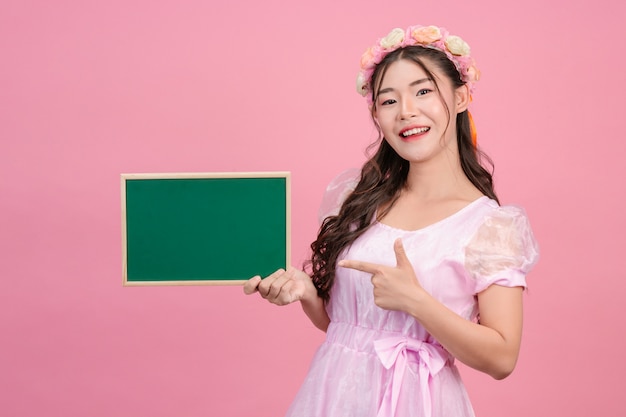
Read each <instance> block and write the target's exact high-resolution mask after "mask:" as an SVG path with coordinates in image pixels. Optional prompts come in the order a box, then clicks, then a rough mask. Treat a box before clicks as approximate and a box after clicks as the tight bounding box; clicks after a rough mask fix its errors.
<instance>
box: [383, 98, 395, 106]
mask: <svg viewBox="0 0 626 417" xmlns="http://www.w3.org/2000/svg"><path fill="white" fill-rule="evenodd" d="M395 102H396V101H395V100H394V99H392V98H388V99H387V100H384V101H383V102H381V103H380V105H381V106H388V105H390V104H393V103H395Z"/></svg>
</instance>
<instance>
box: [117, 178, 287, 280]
mask: <svg viewBox="0 0 626 417" xmlns="http://www.w3.org/2000/svg"><path fill="white" fill-rule="evenodd" d="M121 177H122V240H123V242H122V246H123V275H124V285H206V284H208V285H228V284H241V283H243V282H244V281H245V280H247V279H248V278H250V277H252V276H254V275H261V276H266V275H269V274H270V273H272V272H274V271H275V270H277V269H278V268H286V267H287V266H288V265H289V248H290V238H289V235H290V224H289V223H290V175H289V173H287V172H263V173H191V174H183V173H181V174H122V176H121Z"/></svg>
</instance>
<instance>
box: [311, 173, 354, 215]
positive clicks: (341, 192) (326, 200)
mask: <svg viewBox="0 0 626 417" xmlns="http://www.w3.org/2000/svg"><path fill="white" fill-rule="evenodd" d="M360 176H361V171H360V170H358V169H356V168H350V169H347V170H345V171H343V172H342V173H340V174H339V175H337V176H336V177H335V178H334V179H333V180H332V181H331V182H330V183H329V184H328V186H327V187H326V191H325V192H324V197H323V198H322V203H321V204H320V208H319V211H318V213H317V217H318V220H319V224H322V222H323V221H324V219H325V218H326V217H328V216H336V215H337V214H338V213H339V209H340V208H341V205H342V204H343V202H344V201H345V200H346V198H347V197H348V195H350V193H351V192H352V191H354V189H355V188H356V186H357V184H358V183H359V179H360Z"/></svg>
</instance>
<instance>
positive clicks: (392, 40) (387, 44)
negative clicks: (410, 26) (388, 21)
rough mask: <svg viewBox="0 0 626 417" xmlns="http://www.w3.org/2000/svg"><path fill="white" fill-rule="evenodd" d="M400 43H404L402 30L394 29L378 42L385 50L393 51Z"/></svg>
mask: <svg viewBox="0 0 626 417" xmlns="http://www.w3.org/2000/svg"><path fill="white" fill-rule="evenodd" d="M402 41H404V29H400V28H395V29H393V30H392V31H391V32H389V34H388V35H387V36H385V37H384V38H382V39H381V40H380V46H382V47H383V48H385V49H393V48H397V47H398V46H400V44H401V43H402Z"/></svg>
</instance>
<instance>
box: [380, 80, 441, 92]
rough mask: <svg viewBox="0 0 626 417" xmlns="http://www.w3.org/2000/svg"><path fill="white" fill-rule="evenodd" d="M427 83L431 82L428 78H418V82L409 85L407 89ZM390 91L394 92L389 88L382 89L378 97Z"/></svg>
mask: <svg viewBox="0 0 626 417" xmlns="http://www.w3.org/2000/svg"><path fill="white" fill-rule="evenodd" d="M428 81H432V78H428V77H427V78H420V79H419V80H415V81H413V82H412V83H411V84H409V87H414V86H416V85H419V84H422V83H425V82H428ZM392 91H394V90H393V88H391V87H388V88H383V89H382V90H378V95H381V94H385V93H390V92H392Z"/></svg>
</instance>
